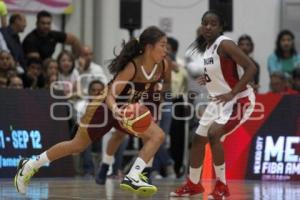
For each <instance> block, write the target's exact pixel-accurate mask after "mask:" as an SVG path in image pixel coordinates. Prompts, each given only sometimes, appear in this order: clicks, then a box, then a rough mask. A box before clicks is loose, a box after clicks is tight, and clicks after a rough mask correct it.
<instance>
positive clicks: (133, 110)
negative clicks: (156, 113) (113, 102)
mask: <svg viewBox="0 0 300 200" xmlns="http://www.w3.org/2000/svg"><path fill="white" fill-rule="evenodd" d="M151 122H152V115H151V112H150V111H149V109H148V108H147V107H146V106H144V105H141V104H139V103H134V104H128V105H127V106H125V108H124V118H123V120H122V122H120V124H121V126H122V127H123V128H125V129H126V130H128V131H129V132H131V133H133V134H134V135H139V134H142V133H143V132H145V131H146V130H147V129H148V128H149V126H150V124H151Z"/></svg>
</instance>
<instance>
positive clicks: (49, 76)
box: [43, 58, 58, 88]
mask: <svg viewBox="0 0 300 200" xmlns="http://www.w3.org/2000/svg"><path fill="white" fill-rule="evenodd" d="M43 69H44V70H45V71H44V77H45V88H50V86H51V83H53V82H55V81H57V80H58V63H57V61H56V60H54V59H52V58H47V59H46V60H45V61H44V62H43Z"/></svg>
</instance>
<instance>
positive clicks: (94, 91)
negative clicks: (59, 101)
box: [72, 80, 105, 175]
mask: <svg viewBox="0 0 300 200" xmlns="http://www.w3.org/2000/svg"><path fill="white" fill-rule="evenodd" d="M104 87H105V85H104V84H103V83H102V82H101V81H99V80H93V81H92V82H90V84H89V86H88V94H87V95H89V98H83V99H82V100H80V101H77V102H75V103H74V105H73V108H74V110H73V111H74V112H73V119H74V121H76V127H75V128H74V129H75V130H77V126H78V125H77V122H78V121H79V119H80V118H81V117H82V116H83V114H84V113H85V110H86V108H87V105H88V103H89V102H90V101H92V100H93V98H95V97H96V96H99V95H100V94H101V92H103V90H104ZM72 137H74V136H72ZM100 149H101V141H100V142H99V141H97V142H93V143H92V145H90V146H89V147H88V148H87V149H86V150H85V151H84V152H82V153H81V154H80V155H79V154H77V155H76V154H75V155H73V159H74V161H76V160H81V161H82V162H74V168H75V171H76V173H77V174H83V175H84V174H85V175H86V174H94V170H96V169H98V164H99V161H100V158H99V154H100V152H99V151H100Z"/></svg>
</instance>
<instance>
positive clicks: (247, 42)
mask: <svg viewBox="0 0 300 200" xmlns="http://www.w3.org/2000/svg"><path fill="white" fill-rule="evenodd" d="M238 46H239V47H240V49H241V50H242V51H243V52H244V53H245V54H246V55H247V56H249V58H250V59H251V60H252V61H253V63H254V64H255V66H256V68H257V71H256V74H255V76H254V79H253V81H252V83H251V86H252V87H253V88H254V90H255V91H257V90H258V88H259V72H260V67H259V64H258V63H257V62H256V61H255V60H254V59H253V58H252V56H251V54H252V53H253V50H254V43H253V40H252V38H251V37H250V36H249V35H246V34H245V35H242V36H240V37H239V40H238Z"/></svg>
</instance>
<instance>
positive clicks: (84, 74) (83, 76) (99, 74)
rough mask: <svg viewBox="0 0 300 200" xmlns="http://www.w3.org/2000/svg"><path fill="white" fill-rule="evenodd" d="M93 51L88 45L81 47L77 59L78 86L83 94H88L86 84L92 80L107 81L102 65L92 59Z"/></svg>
mask: <svg viewBox="0 0 300 200" xmlns="http://www.w3.org/2000/svg"><path fill="white" fill-rule="evenodd" d="M92 59H93V51H92V50H91V48H89V47H88V46H84V47H82V49H81V56H80V57H79V60H78V66H77V70H78V72H79V74H80V87H81V89H80V90H81V92H82V94H83V95H87V94H88V86H89V84H90V82H91V81H93V80H100V81H101V82H102V83H104V84H106V83H107V75H106V74H105V73H104V71H103V69H102V67H101V66H100V65H98V64H96V63H94V62H93V61H92Z"/></svg>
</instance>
